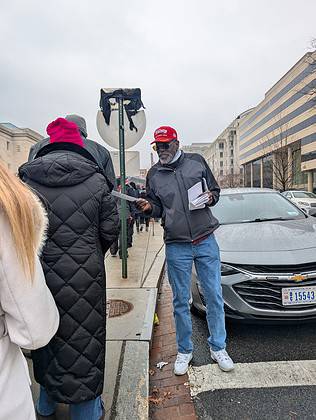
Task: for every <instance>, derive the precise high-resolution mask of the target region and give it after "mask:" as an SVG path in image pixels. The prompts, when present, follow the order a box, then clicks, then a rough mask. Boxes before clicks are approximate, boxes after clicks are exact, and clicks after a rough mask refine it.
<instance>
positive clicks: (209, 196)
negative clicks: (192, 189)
mask: <svg viewBox="0 0 316 420" xmlns="http://www.w3.org/2000/svg"><path fill="white" fill-rule="evenodd" d="M205 192H206V193H207V195H208V202H207V203H206V204H207V205H208V206H209V205H210V204H212V202H213V194H212V193H211V191H205Z"/></svg>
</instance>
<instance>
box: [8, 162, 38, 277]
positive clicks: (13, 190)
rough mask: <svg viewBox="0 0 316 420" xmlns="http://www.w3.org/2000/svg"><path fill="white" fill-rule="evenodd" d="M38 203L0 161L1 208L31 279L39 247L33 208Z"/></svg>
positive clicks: (25, 270) (27, 275)
mask: <svg viewBox="0 0 316 420" xmlns="http://www.w3.org/2000/svg"><path fill="white" fill-rule="evenodd" d="M37 205H38V204H37V202H36V199H35V197H34V195H33V193H32V192H31V191H30V189H29V188H28V187H27V186H26V185H24V184H23V183H22V181H20V179H19V178H18V177H17V176H15V175H14V174H11V173H10V172H9V171H8V170H7V169H6V168H5V167H4V165H3V164H2V163H1V162H0V209H1V210H2V211H3V213H4V214H5V215H6V216H7V219H8V221H9V225H10V227H11V232H12V239H13V243H14V245H15V248H16V253H17V256H18V260H19V262H20V263H21V265H22V268H23V271H24V273H25V275H26V277H29V278H30V279H31V280H32V279H33V277H34V272H35V255H36V251H37V249H36V248H37V236H36V225H35V223H36V222H35V211H34V207H35V206H37Z"/></svg>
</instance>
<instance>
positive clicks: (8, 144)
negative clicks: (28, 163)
mask: <svg viewBox="0 0 316 420" xmlns="http://www.w3.org/2000/svg"><path fill="white" fill-rule="evenodd" d="M7 150H10V142H9V141H7Z"/></svg>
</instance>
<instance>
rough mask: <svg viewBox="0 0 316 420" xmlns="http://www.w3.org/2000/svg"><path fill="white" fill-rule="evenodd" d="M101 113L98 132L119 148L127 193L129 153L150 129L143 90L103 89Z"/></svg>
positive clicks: (123, 206) (124, 237)
mask: <svg viewBox="0 0 316 420" xmlns="http://www.w3.org/2000/svg"><path fill="white" fill-rule="evenodd" d="M100 108H101V110H99V111H98V113H97V129H98V131H99V134H100V136H101V138H102V139H103V140H104V141H105V143H107V144H108V145H109V146H111V147H114V148H116V149H119V155H120V186H121V192H122V193H123V194H125V193H126V184H125V182H126V175H127V174H126V170H125V150H126V149H128V148H130V147H132V146H134V145H135V144H137V143H138V142H139V140H140V139H141V138H142V136H143V134H144V132H145V129H146V118H145V112H144V110H141V108H144V105H143V103H142V101H141V91H140V89H101V99H100ZM126 206H127V202H126V200H124V199H121V214H120V219H121V232H120V235H121V238H120V239H121V241H120V253H121V258H122V278H123V279H126V278H127V208H126Z"/></svg>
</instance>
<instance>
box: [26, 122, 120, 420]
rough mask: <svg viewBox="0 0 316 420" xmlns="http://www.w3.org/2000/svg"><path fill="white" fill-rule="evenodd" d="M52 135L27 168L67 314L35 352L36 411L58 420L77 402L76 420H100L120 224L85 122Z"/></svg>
mask: <svg viewBox="0 0 316 420" xmlns="http://www.w3.org/2000/svg"><path fill="white" fill-rule="evenodd" d="M47 133H48V135H49V136H50V142H49V144H48V145H46V146H45V147H43V148H42V149H41V151H40V152H41V153H40V156H39V157H37V158H35V159H34V160H32V161H31V162H29V163H26V164H24V165H23V166H22V167H21V168H20V170H19V174H20V177H21V178H22V179H23V180H24V181H25V182H26V183H28V184H29V185H30V186H31V187H32V188H33V189H34V190H35V191H37V192H38V194H40V195H41V196H42V197H43V199H44V200H45V201H46V203H47V206H48V217H49V230H48V235H47V242H46V245H45V247H44V249H43V254H42V264H43V268H44V273H45V277H46V282H47V285H48V287H49V288H50V290H51V292H52V294H53V296H54V298H55V301H56V304H57V307H58V309H59V312H60V317H61V319H60V327H59V329H58V331H57V333H56V335H55V336H54V338H53V339H52V340H51V342H50V343H49V344H48V345H47V346H45V347H43V348H42V349H39V350H36V351H34V352H32V359H33V367H34V376H35V379H36V381H37V382H38V383H40V385H41V390H40V396H39V400H38V401H37V403H36V409H37V412H38V414H39V415H41V416H50V415H53V413H54V412H55V409H56V403H57V402H61V403H65V404H69V406H70V416H71V419H72V420H87V419H89V420H99V419H100V418H101V416H102V413H103V404H102V401H101V394H102V390H103V381H104V362H105V332H106V278H105V269H104V255H105V252H106V251H107V250H108V249H109V247H110V245H111V244H112V242H113V241H114V240H115V239H116V238H117V235H118V222H119V220H118V215H117V210H116V205H115V201H114V199H113V197H112V196H111V194H110V186H109V183H108V180H107V179H106V178H105V176H104V173H103V171H101V170H100V168H99V166H98V165H97V164H96V163H95V160H94V158H93V156H91V154H90V153H89V151H88V150H86V148H85V144H84V142H83V140H82V137H81V135H80V133H79V130H78V127H77V125H76V124H75V123H73V122H70V121H67V120H66V119H64V118H58V119H57V120H56V121H53V122H52V123H51V124H49V125H48V127H47ZM38 155H39V153H38ZM38 155H37V156H38Z"/></svg>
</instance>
